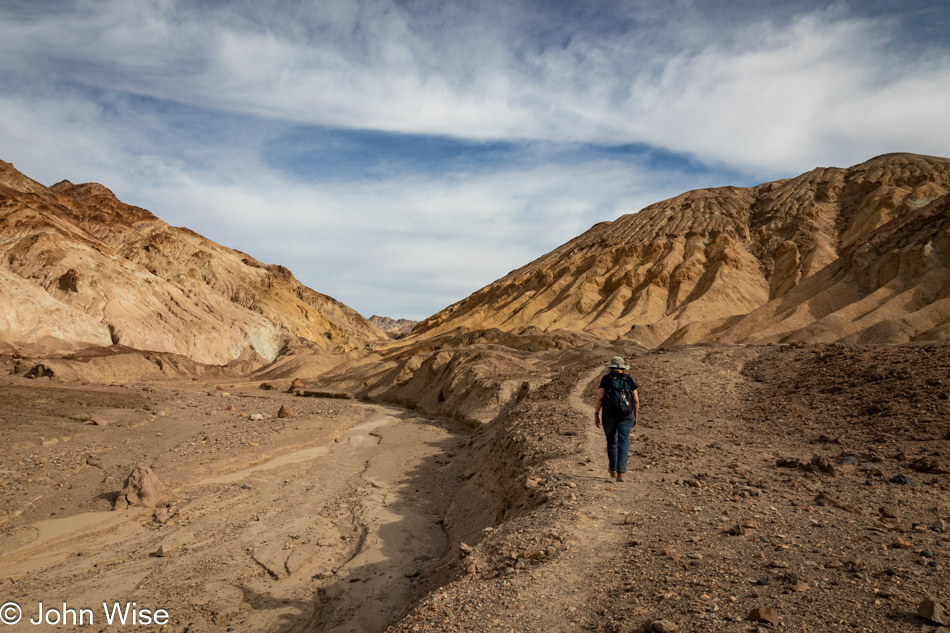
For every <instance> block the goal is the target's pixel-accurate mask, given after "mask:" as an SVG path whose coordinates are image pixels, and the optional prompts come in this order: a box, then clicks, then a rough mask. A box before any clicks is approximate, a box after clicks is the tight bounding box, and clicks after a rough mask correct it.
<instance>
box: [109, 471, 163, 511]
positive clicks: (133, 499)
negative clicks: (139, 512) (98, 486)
mask: <svg viewBox="0 0 950 633" xmlns="http://www.w3.org/2000/svg"><path fill="white" fill-rule="evenodd" d="M171 495H172V489H171V486H170V485H168V482H167V481H161V480H160V479H159V478H158V475H156V474H155V473H154V472H153V471H152V469H151V468H149V467H148V466H136V467H135V468H133V469H132V472H131V473H129V476H128V477H127V478H126V480H125V485H124V486H122V492H120V493H119V499H122V500H123V501H125V503H126V504H128V505H130V506H141V507H143V508H158V507H161V506H163V505H165V504H166V503H168V502H169V501H170V500H171Z"/></svg>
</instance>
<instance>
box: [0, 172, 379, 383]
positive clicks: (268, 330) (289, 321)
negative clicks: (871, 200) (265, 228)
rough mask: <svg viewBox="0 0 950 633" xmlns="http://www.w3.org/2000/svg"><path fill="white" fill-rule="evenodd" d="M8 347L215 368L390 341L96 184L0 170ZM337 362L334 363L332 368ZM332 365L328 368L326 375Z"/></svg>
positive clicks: (273, 272) (332, 303) (287, 276)
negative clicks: (133, 352) (157, 358)
mask: <svg viewBox="0 0 950 633" xmlns="http://www.w3.org/2000/svg"><path fill="white" fill-rule="evenodd" d="M0 256H2V257H0V298H2V303H3V310H2V311H0V343H2V342H6V343H8V344H11V345H13V346H20V345H29V344H40V345H42V346H45V347H46V348H53V349H61V350H69V349H74V348H77V347H84V346H90V345H98V346H111V345H121V346H125V347H131V348H135V349H139V350H151V351H156V352H171V353H175V354H180V355H183V356H186V357H188V358H191V359H193V360H195V361H198V362H202V363H210V364H226V363H228V362H231V361H234V360H236V359H244V360H253V359H257V358H261V359H265V360H274V359H275V358H276V357H277V355H278V353H279V352H280V351H281V349H282V348H285V347H288V346H289V347H291V348H296V349H299V348H301V346H303V347H306V348H310V349H311V350H313V351H315V352H316V353H317V354H318V355H326V356H329V354H332V353H343V352H348V351H351V350H355V349H362V348H364V347H366V346H367V345H368V344H369V343H371V342H373V341H375V340H377V339H381V338H384V337H385V335H384V334H382V333H381V332H380V331H379V330H377V329H376V328H375V327H374V326H373V325H372V324H370V323H369V322H368V321H367V320H366V319H364V318H363V317H362V316H360V315H359V314H357V313H356V312H355V311H354V310H352V309H350V308H348V307H347V306H345V305H343V304H341V303H340V302H338V301H336V300H334V299H332V298H330V297H328V296H326V295H322V294H320V293H318V292H315V291H313V290H311V289H310V288H308V287H306V286H304V285H302V284H301V283H300V282H298V281H297V280H296V279H295V278H294V276H293V274H291V272H290V271H289V270H287V269H286V268H283V267H282V266H274V265H265V264H262V263H260V262H258V261H257V260H255V259H254V258H253V257H250V256H249V255H246V254H244V253H241V252H238V251H235V250H232V249H229V248H225V247H223V246H220V245H218V244H216V243H214V242H212V241H210V240H208V239H205V238H204V237H202V236H200V235H198V234H196V233H194V232H193V231H190V230H188V229H185V228H176V227H173V226H170V225H168V224H167V223H165V222H163V221H162V220H160V219H158V218H157V217H155V216H154V215H152V214H151V213H149V212H148V211H146V210H145V209H141V208H138V207H134V206H130V205H127V204H123V203H122V202H120V201H119V200H118V199H116V197H115V196H114V195H113V194H112V192H111V191H109V190H108V189H106V188H105V187H103V186H102V185H98V184H83V185H74V184H72V183H70V182H68V181H63V182H61V183H59V184H56V185H54V186H52V187H45V186H43V185H41V184H40V183H38V182H35V181H33V180H31V179H29V178H27V177H26V176H24V175H23V174H21V173H19V172H18V171H17V170H16V169H14V168H13V166H12V165H10V164H9V163H5V162H2V161H0ZM329 364H332V363H329ZM329 364H328V366H329Z"/></svg>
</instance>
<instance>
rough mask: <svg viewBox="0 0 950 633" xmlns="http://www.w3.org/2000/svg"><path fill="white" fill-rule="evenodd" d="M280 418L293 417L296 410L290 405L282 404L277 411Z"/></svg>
mask: <svg viewBox="0 0 950 633" xmlns="http://www.w3.org/2000/svg"><path fill="white" fill-rule="evenodd" d="M277 417H278V418H292V417H294V410H293V409H291V408H290V407H289V406H288V405H286V404H282V405H281V406H280V410H279V411H278V412H277Z"/></svg>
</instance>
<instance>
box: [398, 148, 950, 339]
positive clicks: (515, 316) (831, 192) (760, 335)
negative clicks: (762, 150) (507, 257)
mask: <svg viewBox="0 0 950 633" xmlns="http://www.w3.org/2000/svg"><path fill="white" fill-rule="evenodd" d="M948 191H950V160H948V159H945V158H934V157H928V156H918V155H913V154H889V155H885V156H880V157H877V158H874V159H872V160H870V161H868V162H866V163H863V164H861V165H857V166H854V167H851V168H848V169H841V168H819V169H815V170H813V171H811V172H808V173H806V174H803V175H801V176H798V177H797V178H792V179H788V180H780V181H776V182H770V183H765V184H762V185H759V186H757V187H751V188H739V187H723V188H717V189H701V190H696V191H690V192H687V193H684V194H682V195H679V196H677V197H675V198H671V199H669V200H665V201H663V202H658V203H656V204H653V205H650V206H649V207H646V208H645V209H643V210H642V211H640V212H639V213H635V214H630V215H624V216H622V217H620V218H618V219H617V220H615V221H614V222H604V223H601V224H597V225H595V226H594V227H592V228H591V229H590V230H589V231H587V232H586V233H584V234H583V235H581V236H579V237H577V238H575V239H573V240H571V241H570V242H568V243H567V244H564V245H563V246H561V247H559V248H557V249H555V250H553V251H551V252H550V253H548V254H546V255H544V256H542V257H540V258H538V259H537V260H535V261H533V262H531V263H530V264H528V265H527V266H524V267H523V268H520V269H518V270H516V271H514V272H512V273H510V274H509V275H507V276H506V277H504V278H502V279H500V280H498V281H496V282H495V283H493V284H491V285H489V286H486V287H485V288H482V289H481V290H479V291H478V292H476V293H474V294H473V295H471V296H469V297H467V298H466V299H463V300H462V301H460V302H458V303H456V304H454V305H452V306H449V307H448V308H446V309H445V310H443V311H442V312H440V313H438V314H436V315H434V316H432V317H430V318H428V319H427V320H425V321H423V322H422V323H421V324H419V326H417V327H416V329H415V332H414V333H415V334H416V335H419V334H422V335H424V336H426V335H428V336H431V335H432V334H438V333H442V332H447V331H451V330H454V329H456V328H471V329H483V328H491V327H496V328H500V329H502V330H507V331H516V332H517V331H521V330H523V329H524V328H526V327H529V326H535V327H539V328H541V329H543V330H547V331H550V330H554V329H567V330H583V331H587V332H590V333H593V334H597V335H599V336H604V337H609V338H613V337H617V336H624V335H626V336H629V337H631V338H633V339H636V340H638V341H641V342H642V343H645V344H648V345H659V344H663V343H668V344H669V343H676V342H683V343H695V342H703V341H713V340H715V341H723V342H778V341H786V340H820V341H836V340H847V341H862V342H877V343H892V342H906V341H914V340H930V339H946V338H948V336H950V331H948V328H950V325H948V324H950V299H948V293H950V237H948V236H950V220H948V217H950V215H948V214H950V211H948V200H950V198H947V197H946V196H947V193H948Z"/></svg>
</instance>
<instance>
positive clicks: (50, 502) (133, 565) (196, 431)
mask: <svg viewBox="0 0 950 633" xmlns="http://www.w3.org/2000/svg"><path fill="white" fill-rule="evenodd" d="M238 395H239V396H240V394H238ZM60 396H61V397H62V399H63V400H64V401H68V400H69V397H70V395H69V394H66V395H63V394H60ZM245 396H246V397H245V398H244V399H240V400H238V399H235V400H232V401H234V402H237V403H238V404H239V405H241V406H240V407H239V411H235V412H230V413H229V412H224V411H222V410H221V399H220V398H217V397H216V398H214V399H212V398H207V399H204V400H202V399H200V398H199V397H198V395H197V391H195V392H193V393H192V392H182V391H178V392H174V393H171V392H169V393H161V392H152V395H151V396H150V397H149V400H150V402H149V403H148V406H146V407H143V408H144V409H147V410H158V409H159V408H160V409H161V411H159V413H161V414H162V415H148V414H146V415H145V417H144V418H143V419H144V421H145V425H144V427H143V426H142V425H141V424H140V422H141V421H140V420H138V418H137V417H136V415H133V414H129V413H128V411H127V410H125V411H124V412H123V415H125V417H126V418H130V419H129V420H128V421H127V422H124V423H123V422H121V421H120V422H117V423H116V427H115V428H113V427H109V426H107V427H105V428H103V429H99V428H90V427H88V425H83V426H80V425H79V424H77V423H73V426H72V427H71V428H70V429H69V431H70V435H69V436H68V437H69V438H70V440H68V441H60V442H57V443H55V444H50V443H49V440H48V439H44V440H42V441H39V442H31V441H30V432H34V431H35V429H33V428H32V427H31V428H30V429H28V428H27V427H25V426H17V425H10V424H9V423H7V425H6V426H5V427H4V431H3V432H4V434H5V435H7V436H10V435H13V436H15V437H16V439H17V440H18V445H19V446H21V447H22V448H21V452H20V453H18V454H17V455H15V456H13V457H14V459H10V460H8V462H7V463H5V466H6V470H8V471H10V472H12V473H19V474H21V475H23V477H21V478H20V479H15V480H12V481H15V482H16V483H15V484H12V485H9V486H8V487H7V488H8V490H10V489H11V488H12V491H11V492H12V493H13V494H18V493H19V494H21V495H22V496H23V497H24V498H25V499H27V498H28V499H30V500H31V503H30V504H29V505H28V506H26V511H24V512H21V514H20V515H19V516H13V514H12V513H8V514H7V515H6V516H4V520H5V524H4V526H3V532H2V534H0V535H2V537H3V538H2V540H0V581H2V582H3V583H5V584H3V585H2V589H3V594H4V602H6V601H8V600H10V601H15V602H16V603H17V604H18V605H19V606H20V607H21V608H22V611H23V614H24V615H23V617H24V619H23V621H22V622H21V623H20V624H19V625H18V626H24V623H26V622H27V618H30V617H32V618H36V617H37V613H38V604H39V603H40V602H43V603H44V605H45V608H49V605H55V606H56V609H57V610H58V611H61V609H60V607H61V606H62V604H63V603H64V602H65V603H66V604H67V606H68V607H70V608H75V609H80V608H89V609H91V610H92V616H93V617H94V618H95V622H94V625H95V626H96V627H97V628H96V629H95V630H99V628H104V627H105V626H106V620H105V615H104V613H103V610H104V607H103V605H102V603H103V602H106V603H107V604H108V605H112V604H113V603H114V602H117V601H118V602H120V603H122V604H124V603H125V602H127V601H134V602H135V603H136V608H139V609H141V608H147V609H150V610H151V611H153V612H154V611H155V610H156V609H164V610H166V611H167V612H168V614H169V624H170V630H173V631H185V630H187V631H230V630H234V631H367V632H369V631H381V630H383V629H385V628H386V626H387V625H388V624H390V623H392V622H393V621H394V620H395V619H397V618H399V617H400V616H401V615H403V613H404V612H405V611H406V609H407V608H408V606H409V604H410V602H411V600H412V599H413V598H414V597H415V596H417V595H418V594H419V592H420V591H422V590H423V588H424V587H423V585H424V584H425V583H426V582H427V580H426V579H427V577H428V576H427V573H428V572H430V571H431V570H432V569H434V568H435V566H436V563H437V561H438V560H439V559H440V558H441V557H442V555H443V554H444V552H445V548H446V546H447V542H446V537H445V534H444V531H443V527H442V517H443V515H444V513H445V510H446V508H447V506H448V504H449V502H450V500H451V498H452V496H453V493H454V491H455V486H456V482H457V481H458V480H459V478H458V471H459V470H460V469H461V468H462V467H463V465H462V464H461V463H460V458H456V459H453V457H454V455H455V453H454V451H453V449H454V448H456V447H457V446H458V445H459V444H460V443H461V442H462V441H463V440H464V439H467V438H466V437H465V436H464V435H463V430H462V429H460V428H456V427H455V426H453V425H451V424H448V423H441V422H437V421H433V420H429V419H425V418H421V417H418V416H416V415H414V414H411V413H409V412H406V411H403V410H400V409H395V408H389V407H381V406H367V405H361V404H358V403H345V404H341V403H333V402H329V403H328V402H322V401H318V400H314V399H306V400H305V399H299V398H297V399H294V398H292V397H290V396H286V395H282V394H276V395H274V396H268V397H267V398H261V397H260V396H258V395H257V394H254V393H253V392H250V391H249V392H248V393H247V394H245ZM76 397H80V396H78V395H77V396H76ZM83 397H84V396H83ZM155 400H159V403H157V404H156V403H155ZM284 401H288V402H291V403H292V404H293V405H294V406H295V407H296V408H297V414H296V415H295V417H294V418H290V419H286V420H277V419H276V418H274V419H271V420H264V421H262V422H255V423H252V422H250V421H249V420H248V419H246V418H236V417H235V416H236V415H240V412H241V411H240V409H243V410H246V412H251V411H253V410H255V409H262V410H271V409H275V408H276V407H277V406H279V404H280V403H281V402H284ZM301 401H303V402H301ZM64 403H67V402H64ZM152 413H154V411H152ZM4 417H6V416H4ZM119 417H121V416H119ZM7 419H9V418H7ZM45 423H46V424H47V428H46V429H45V430H44V431H41V432H43V433H44V436H43V437H46V438H48V437H49V436H50V435H51V433H50V432H49V431H50V427H52V428H53V429H55V428H56V427H57V424H59V425H62V424H65V423H62V422H59V421H56V422H55V423H54V422H45ZM34 426H35V425H34ZM44 442H45V443H46V446H44ZM64 447H68V448H64ZM199 447H202V448H199ZM44 449H45V450H44ZM74 452H75V454H76V455H79V456H80V457H81V458H86V459H87V461H88V462H92V463H93V464H95V466H92V465H90V464H89V463H82V462H80V461H79V460H77V459H73V460H72V461H70V460H69V459H67V454H68V455H72V454H73V453H74ZM87 453H89V455H87ZM450 455H452V457H450ZM73 457H75V456H73ZM89 457H92V458H93V459H88V458H89ZM25 460H27V461H25ZM135 463H146V464H149V465H152V466H153V468H154V469H155V470H156V472H157V473H158V474H159V475H160V476H161V477H162V478H165V479H168V480H169V481H171V482H172V484H173V485H175V486H176V487H177V491H176V501H175V502H174V503H173V504H172V505H171V506H170V507H169V508H167V509H164V510H160V511H159V512H157V513H156V512H155V511H150V510H149V511H143V510H140V509H130V510H124V511H116V512H113V511H111V510H110V509H109V508H110V502H111V499H112V498H114V494H115V492H117V491H118V490H119V489H120V488H121V483H122V482H121V479H122V473H123V471H125V472H127V469H130V468H131V466H132V465H134V464H135ZM24 464H26V466H24ZM51 464H59V465H60V466H63V468H57V469H56V472H55V474H56V476H55V477H49V476H47V477H44V478H43V479H42V480H41V481H39V482H38V481H37V480H38V479H40V478H39V476H38V472H39V471H43V472H47V471H49V470H51V468H50V465H51ZM23 468H31V469H33V470H30V471H27V472H29V473H32V476H30V477H26V473H25V472H20V470H22V469H23ZM24 477H25V478H24ZM27 479H29V480H30V481H27ZM19 486H22V488H23V489H22V491H21V490H20V487H19ZM21 510H23V508H21ZM160 547H162V549H163V550H164V552H165V555H164V556H157V555H156V552H157V551H158V550H159V548H160ZM56 617H57V616H56V615H55V614H53V615H51V616H50V618H51V619H56ZM68 617H71V616H69V615H68V614H67V618H68ZM69 623H70V622H69V620H68V619H67V624H69ZM27 626H28V628H29V630H35V631H41V630H44V629H49V630H55V629H56V627H55V626H52V625H50V626H46V625H40V626H32V625H27Z"/></svg>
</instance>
